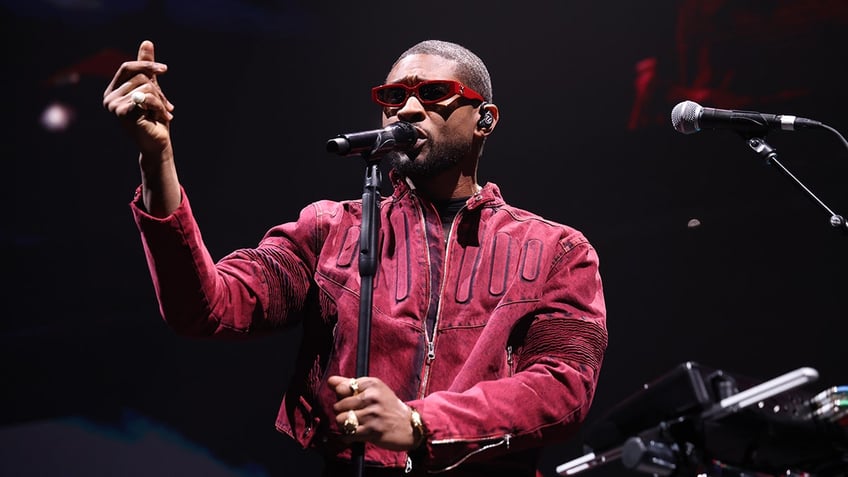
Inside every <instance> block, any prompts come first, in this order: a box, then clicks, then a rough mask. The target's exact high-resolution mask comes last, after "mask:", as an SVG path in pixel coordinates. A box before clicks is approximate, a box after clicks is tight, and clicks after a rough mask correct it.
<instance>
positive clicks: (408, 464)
mask: <svg viewBox="0 0 848 477" xmlns="http://www.w3.org/2000/svg"><path fill="white" fill-rule="evenodd" d="M410 472H412V457H409V456H406V467H404V469H403V473H404V474H408V473H410Z"/></svg>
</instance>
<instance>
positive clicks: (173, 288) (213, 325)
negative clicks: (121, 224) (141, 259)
mask: <svg viewBox="0 0 848 477" xmlns="http://www.w3.org/2000/svg"><path fill="white" fill-rule="evenodd" d="M140 190H141V188H140V187H139V189H138V190H137V191H136V195H135V197H134V199H133V201H132V202H131V203H130V207H131V209H132V212H133V216H134V218H135V221H136V225H137V226H138V230H139V232H140V233H141V240H142V244H143V246H144V252H145V256H146V259H147V264H148V268H149V270H150V274H151V277H152V279H153V286H154V290H155V292H156V297H157V299H158V301H159V308H160V312H161V314H162V317H163V318H164V319H165V321H166V322H167V323H168V325H169V326H170V327H171V328H172V329H174V330H175V331H176V332H178V333H180V334H185V335H192V336H212V335H215V336H222V337H227V336H229V337H232V336H239V335H244V334H246V333H251V332H256V331H263V330H268V329H271V328H275V327H279V326H285V325H286V324H288V323H291V322H293V321H295V320H297V319H298V316H299V314H300V311H301V310H302V309H303V307H304V303H305V300H306V295H307V292H308V290H309V287H310V284H311V276H312V271H313V270H314V264H315V256H316V248H315V247H316V245H317V240H316V224H317V221H316V215H315V213H314V208H312V207H306V208H304V209H303V211H301V214H300V218H299V219H298V220H297V221H296V222H292V223H288V224H284V225H280V226H278V227H275V228H273V229H271V230H269V231H268V233H266V235H265V237H263V239H262V241H261V242H260V243H259V245H258V246H257V247H256V248H250V249H241V250H236V251H234V252H232V253H231V254H229V255H227V256H226V257H224V258H223V259H221V260H220V261H218V262H217V263H216V262H215V261H213V259H212V257H211V256H210V254H209V251H208V250H207V248H206V246H205V245H204V243H203V239H202V237H201V234H200V229H199V228H198V225H197V222H196V221H195V218H194V216H193V214H192V211H191V205H190V204H189V201H188V197H187V196H186V193H185V190H183V191H182V202H181V203H180V206H179V207H178V208H177V210H175V211H174V212H173V213H172V214H171V215H170V216H168V217H164V218H157V217H153V216H151V215H149V214H147V213H146V212H145V211H144V210H143V205H142V204H141V199H140Z"/></svg>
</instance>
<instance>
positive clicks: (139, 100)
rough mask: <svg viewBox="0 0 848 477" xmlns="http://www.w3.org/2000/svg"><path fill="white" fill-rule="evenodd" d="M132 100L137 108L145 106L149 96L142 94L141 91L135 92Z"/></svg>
mask: <svg viewBox="0 0 848 477" xmlns="http://www.w3.org/2000/svg"><path fill="white" fill-rule="evenodd" d="M130 98H131V99H132V102H133V103H135V105H136V106H139V105H142V104H144V101H145V100H146V99H147V95H146V94H144V93H142V92H141V91H134V92H133V94H132V96H130Z"/></svg>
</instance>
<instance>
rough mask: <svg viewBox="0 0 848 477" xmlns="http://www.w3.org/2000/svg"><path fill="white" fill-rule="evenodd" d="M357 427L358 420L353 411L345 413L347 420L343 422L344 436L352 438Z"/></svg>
mask: <svg viewBox="0 0 848 477" xmlns="http://www.w3.org/2000/svg"><path fill="white" fill-rule="evenodd" d="M358 426H359V419H357V418H356V413H355V412H353V409H351V410H350V411H348V412H347V419H345V421H344V432H345V434H347V435H349V436H352V435H354V434H356V428H357V427H358Z"/></svg>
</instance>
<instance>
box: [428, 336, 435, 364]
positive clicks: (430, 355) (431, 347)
mask: <svg viewBox="0 0 848 477" xmlns="http://www.w3.org/2000/svg"><path fill="white" fill-rule="evenodd" d="M435 347H436V345H435V344H433V342H432V341H428V342H427V362H428V363H430V362H432V361H433V360H434V359H436V350H435Z"/></svg>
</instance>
